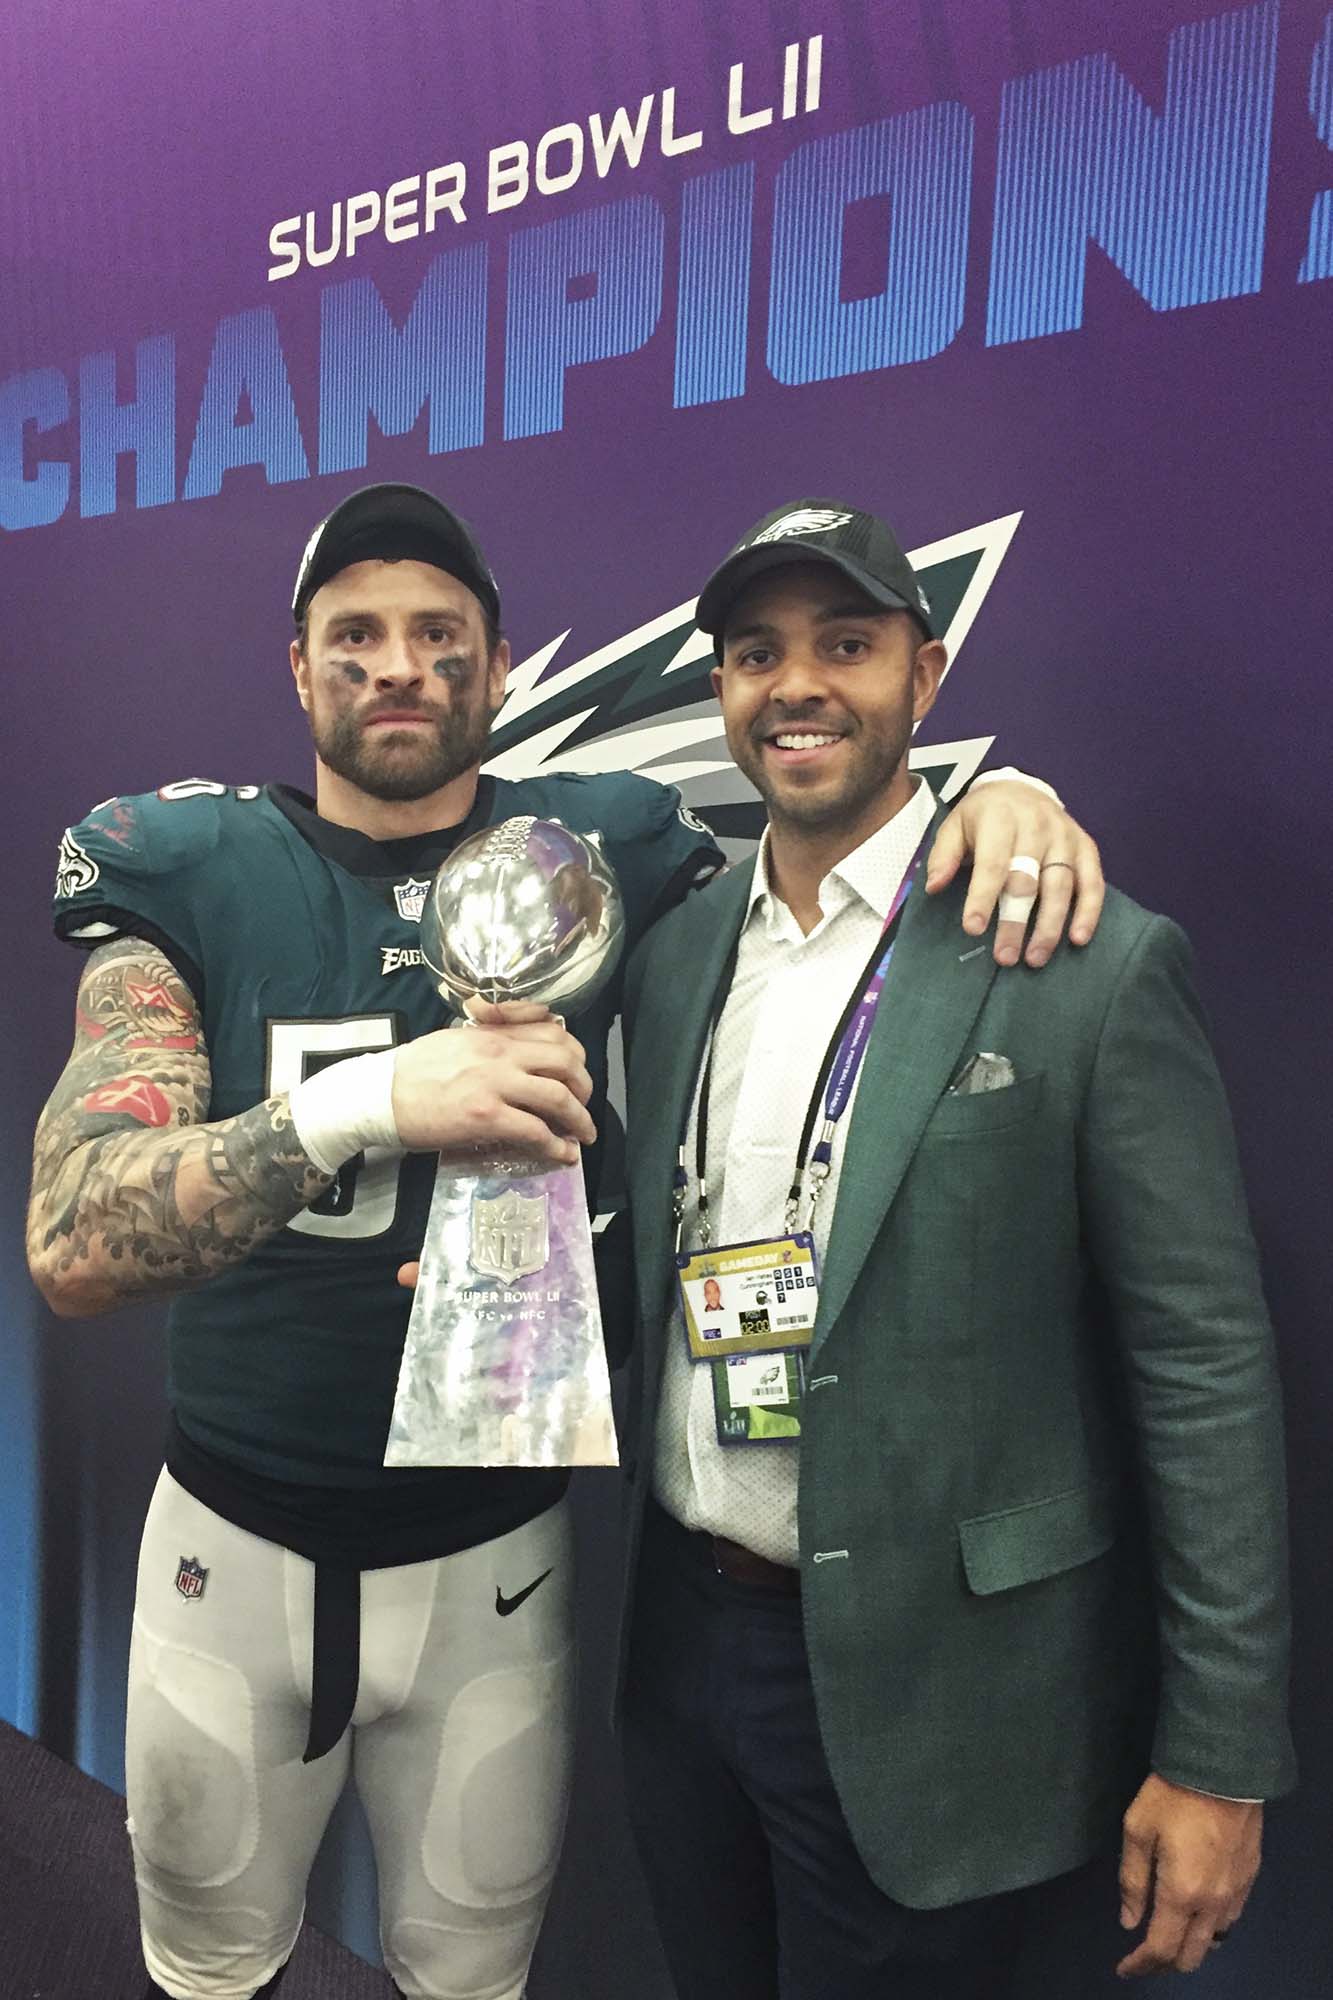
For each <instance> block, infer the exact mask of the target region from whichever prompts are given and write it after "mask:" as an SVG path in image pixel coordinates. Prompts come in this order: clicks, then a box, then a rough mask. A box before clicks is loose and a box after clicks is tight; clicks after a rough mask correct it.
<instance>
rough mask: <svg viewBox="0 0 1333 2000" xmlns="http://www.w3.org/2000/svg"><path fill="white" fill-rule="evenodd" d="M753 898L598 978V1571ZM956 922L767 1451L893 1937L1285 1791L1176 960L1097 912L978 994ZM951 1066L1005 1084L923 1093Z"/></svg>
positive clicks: (1275, 1468) (1244, 1435)
mask: <svg viewBox="0 0 1333 2000" xmlns="http://www.w3.org/2000/svg"><path fill="white" fill-rule="evenodd" d="M751 873H752V865H747V866H745V867H743V868H740V869H737V870H735V871H734V872H733V873H731V874H728V875H725V876H723V877H721V878H720V879H719V880H718V881H716V882H715V883H714V884H713V885H712V886H711V887H709V888H707V889H705V890H703V891H702V892H701V893H699V894H697V895H694V896H691V897H689V898H688V899H687V901H686V902H685V903H683V904H682V905H681V906H680V907H679V908H678V909H676V910H675V911H674V912H672V914H671V915H670V916H668V917H667V918H666V919H665V920H664V921H663V922H662V923H661V924H659V925H658V926H657V928H656V929H655V930H654V931H653V932H652V933H651V934H650V936H649V937H648V938H647V939H646V940H645V941H644V943H643V945H642V946H641V947H640V949H639V951H638V953H637V954H636V956H635V958H634V960H633V961H632V963H631V967H630V971H629V976H628V980H627V994H626V1007H625V1029H626V1045H627V1051H628V1059H627V1083H628V1121H627V1125H628V1180H629V1193H630V1207H631V1211H632V1218H633V1232H634V1263H635V1272H636V1280H635V1290H636V1294H637V1306H636V1317H637V1330H638V1340H637V1343H636V1348H635V1354H634V1364H633V1367H632V1370H631V1391H630V1395H631V1407H630V1412H629V1420H628V1426H627V1428H628V1436H627V1439H626V1452H625V1456H626V1460H627V1464H628V1465H629V1466H630V1468H631V1471H632V1485H631V1501H632V1530H631V1548H632V1550H635V1551H636V1550H637V1528H638V1522H639V1520H640V1519H641V1514H642V1506H643V1501H644V1497H645V1495H646V1493H647V1491H648V1490H649V1489H650V1487H651V1483H652V1459H653V1427H654V1423H655V1418H656V1410H657V1401H658V1391H659V1383H660V1377H661V1367H662V1357H663V1341H664V1338H665V1329H666V1324H667V1319H668V1314H669V1309H670V1304H671V1287H672V1283H673V1266H672V1251H673V1241H672V1233H671V1223H670V1196H671V1180H672V1170H673V1167H674V1164H675V1148H676V1146H677V1145H678V1143H679V1137H680V1134H681V1132H682V1130H683V1128H684V1123H685V1118H686V1112H687V1107H688V1104H689V1100H690V1095H691V1092H692V1090H693V1086H694V1082H695V1078H696V1075H697V1072H698V1067H699V1062H700V1056H701V1051H702V1047H703V1042H704V1035H705V1030H706V1025H707V1018H708V1012H709V1006H710V1002H711V1000H712V997H713V994H714V991H715V989H716V985H717V982H718V978H719V976H720V974H721V972H722V968H723V961H724V959H725V957H726V954H727V951H728V948H729V946H730V945H731V943H732V941H733V939H734V938H735V936H736V934H737V931H738V928H739V926H740V923H741V921H742V919H743V917H744V913H745V907H746V898H747V895H748V891H749V886H750V879H751ZM962 896H963V890H962V888H961V887H956V888H954V889H951V890H949V891H947V892H945V893H944V894H943V895H941V896H939V897H937V898H927V897H926V896H925V895H924V894H922V893H921V892H920V891H918V892H917V893H916V894H914V895H913V897H912V898H911V900H910V902H909V904H908V907H907V910H906V913H905V916H904V920H903V925H902V930H901V933H900V937H899V942H898V947H897V950H896V952H895V955H894V960H893V966H892V970H891V973H890V977H889V981H888V985H887V987H886V989H885V994H884V998H883V1001H882V1003H881V1005H880V1009H879V1014H878V1017H877V1019H876V1022H875V1026H874V1029H873V1032H872V1035H871V1038H870V1043H869V1046H868V1050H867V1054H866V1059H865V1065H864V1069H863V1072H862V1077H861V1083H860V1088H859V1091H858V1095H857V1099H856V1103H855V1106H854V1111H853V1113H852V1115H851V1118H850V1123H849V1126H848V1129H847V1132H846V1136H845V1141H844V1144H845V1153H844V1156H843V1163H842V1168H841V1175H840V1182H839V1187H838V1197H837V1208H836V1211H835V1214H834V1218H833V1224H832V1230H831V1235H830V1240H829V1244H828V1250H827V1254H826V1257H825V1261H824V1271H823V1287H822V1293H821V1298H820V1305H819V1316H818V1321H817V1326H816V1331H815V1337H814V1342H813V1345H812V1349H811V1357H810V1367H809V1387H808V1390H807V1397H806V1410H805V1417H804V1424H805V1435H804V1437H803V1439H802V1441H801V1443H800V1445H799V1447H793V1448H799V1450H800V1454H801V1460H800V1507H799V1521H800V1547H801V1570H802V1586H803V1608H804V1620H805V1630H806V1637H807V1642H808V1648H809V1657H810V1668H811V1674H812V1678H813V1683H814V1691H815V1698H816V1703H817V1708H818V1714H819V1721H820V1729H821V1733H822V1736H823V1740H824V1745H825V1749H826V1751H827V1755H828V1760H829V1765H830V1768H831V1770H832V1774H833V1779H834V1783H835V1785H836V1787H837V1791H838V1795H839V1799H840V1801H841V1803H842V1806H843V1810H844V1812H845V1814H846V1818H847V1822H848V1825H849V1827H850V1829H851V1832H852V1836H853V1839H854V1840H855V1842H856V1845H857V1847H858V1849H859V1851H860V1853H861V1855H862V1857H863V1858H864V1860H865V1863H866V1865H867V1867H868V1869H869V1871H870V1873H871V1875H872V1876H873V1878H874V1879H875V1880H876V1881H877V1882H878V1883H879V1885H880V1886H881V1887H882V1888H883V1889H884V1890H885V1891H886V1892H887V1893H888V1894H890V1895H891V1896H893V1897H895V1898H896V1899H897V1900H899V1901H900V1902H904V1903H907V1904H910V1905H913V1906H916V1907H921V1908H931V1907H937V1906H939V1905H942V1904H947V1903H954V1902H959V1901H963V1900H965V1899H968V1898H971V1897H977V1896H985V1895H990V1894H994V1893H996V1892H998V1891H1001V1890H1005V1889H1010V1888H1014V1887H1017V1886H1019V1885H1021V1884H1024V1883H1028V1882H1034V1881H1040V1880H1044V1879H1046V1878H1048V1877H1050V1876H1052V1875H1055V1874H1057V1873H1059V1872H1061V1871H1062V1870H1064V1869H1066V1868H1071V1867H1074V1866H1076V1865H1077V1864H1079V1863H1080V1862H1082V1861H1084V1860H1086V1859H1088V1858H1089V1857H1090V1856H1091V1855H1092V1854H1093V1853H1095V1852H1097V1851H1099V1850H1100V1849H1103V1848H1105V1847H1107V1846H1108V1845H1110V1844H1113V1843H1114V1841H1115V1840H1116V1838H1117V1834H1118V1826H1119V1819H1120V1815H1121V1814H1122V1812H1123V1810H1124V1807H1125V1804H1126V1803H1127V1800H1128V1798H1129V1797H1130V1796H1131V1795H1132V1793H1133V1791H1134V1790H1135V1788H1136V1787H1137V1785H1138V1783H1139V1782H1141V1780H1142V1778H1143V1776H1144V1775H1145V1773H1146V1771H1147V1770H1148V1768H1149V1767H1150V1766H1151V1767H1152V1768H1154V1769H1156V1770H1157V1771H1159V1772H1160V1773H1161V1774H1162V1775H1163V1776H1164V1777H1167V1778H1170V1779H1174V1780H1176V1781H1177V1782H1179V1783H1181V1784H1184V1785H1191V1786H1196V1787H1198V1788H1200V1789H1203V1790H1208V1791H1214V1792H1220V1793H1225V1794H1228V1795H1231V1796H1235V1797H1259V1798H1270V1797H1272V1796H1273V1795H1274V1794H1276V1793H1278V1792H1280V1791H1282V1790H1284V1789H1286V1788H1287V1787H1288V1786H1289V1785H1290V1784H1291V1783H1292V1781H1293V1760H1292V1753H1291V1746H1290V1740H1289V1736H1288V1731H1287V1724H1286V1677H1287V1606H1286V1557H1285V1498H1284V1484H1283V1465H1282V1442H1281V1428H1280V1410H1279V1399H1278V1389H1277V1384H1276V1377H1275V1372H1274V1361H1273V1347H1272V1339H1271V1333H1270V1329H1269V1324H1268V1319H1267V1314H1266V1312H1265V1308H1264V1302H1263V1297H1262V1293H1261V1289H1260V1282H1259V1275H1258V1265H1257V1259H1256V1255H1255V1249H1254V1244H1253V1241H1252V1238H1251V1234H1250V1229H1249V1224H1248V1220H1247V1216H1246V1210H1245V1203H1244V1197H1243V1193H1242V1189H1241V1184H1240V1178H1239V1174H1238V1171H1237V1165H1236V1158H1235V1148H1234V1143H1233V1138H1232V1133H1231V1125H1230V1120H1229V1116H1228V1113H1227V1108H1226V1103H1225V1099H1224V1096H1223V1091H1222V1087H1221V1083H1220V1080H1219V1077H1218V1074H1217V1069H1216V1065H1215V1063H1214V1060H1213V1056H1212V1053H1211V1051H1210V1048H1209V1045H1208V1042H1207V1038H1206V1035H1205V1032H1204V1028H1203V1025H1202V1023H1201V1019H1200V1013H1199V1007H1198V1003H1197V1001H1196V999H1195V996H1194V992H1193V988H1192V985H1191V978H1190V954H1189V947H1188V944H1187V942H1186V940H1185V938H1184V936H1183V934H1182V933H1181V932H1180V931H1179V930H1178V929H1177V928H1176V926H1175V925H1173V924H1171V923H1169V922H1168V921H1167V920H1166V919H1164V918H1162V917H1156V916H1152V915H1150V914H1149V913H1148V912H1146V911H1144V910H1142V909H1140V908H1138V907H1137V906H1136V905H1135V904H1134V903H1132V902H1130V901H1129V900H1128V899H1127V898H1126V897H1124V896H1120V895H1118V894H1116V893H1115V892H1114V891H1112V892H1111V893H1110V895H1109V896H1108V898H1107V904H1106V909H1105V913H1104V915H1103V918H1102V922H1101V926H1100V928H1099V930H1098V932H1097V935H1096V937H1095V938H1094V939H1093V941H1092V943H1091V944H1090V945H1088V946H1087V947H1086V948H1085V949H1083V950H1081V951H1073V950H1069V949H1063V948H1062V949H1061V950H1060V951H1059V952H1058V953H1057V954H1056V956H1055V958H1054V960H1053V961H1052V963H1051V964H1050V965H1049V966H1048V967H1047V968H1046V969H1045V970H1043V971H1040V972H1031V971H1028V970H1026V969H1023V968H1015V969H1013V970H1009V971H999V970H997V968H996V966H995V964H994V962H993V960H992V958H991V953H990V945H989V942H987V943H986V945H985V946H981V945H973V944H971V943H970V942H969V940H968V938H967V937H966V935H965V933H964V932H963V931H962V929H961V926H960V916H961V907H962ZM792 1032H793V1034H798V1033H799V1032H800V1024H799V1023H796V1022H794V1023H793V1024H792ZM979 1050H987V1051H991V1052H993V1053H996V1054H1002V1055H1006V1056H1008V1058H1009V1060H1010V1062H1011V1063H1012V1065H1013V1068H1014V1070H1015V1072H1016V1076H1017V1081H1016V1082H1015V1083H1014V1084H1013V1085H1012V1086H1009V1087H1007V1088H1003V1089H1000V1090H995V1091H990V1092H983V1093H978V1094H975V1095H970V1096H969V1095H957V1094H950V1092H949V1083H950V1080H951V1078H953V1077H954V1075H955V1074H956V1072H957V1071H958V1070H959V1068H960V1066H961V1065H962V1064H963V1063H964V1062H965V1061H966V1059H967V1058H968V1057H969V1056H970V1055H972V1054H973V1053H975V1052H977V1051H979ZM779 1224H780V1218H779V1217H774V1227H775V1228H776V1227H778V1226H779ZM741 1448H742V1449H744V1448H745V1447H741ZM765 1448H766V1449H772V1450H780V1449H785V1447H782V1446H776V1445H775V1446H769V1447H765ZM632 1560H633V1559H632ZM631 1589H632V1578H631ZM622 1652H623V1647H622Z"/></svg>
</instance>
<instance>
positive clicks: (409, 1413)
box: [384, 1164, 619, 1468]
mask: <svg viewBox="0 0 1333 2000" xmlns="http://www.w3.org/2000/svg"><path fill="white" fill-rule="evenodd" d="M384 1463H385V1465H386V1466H408V1465H430V1466H455V1467H471V1468H480V1467H484V1466H506V1465H508V1466H562V1465H563V1466H574V1465H616V1464H618V1463H619V1458H618V1454H617V1451H616V1436H615V1424H614V1420H613V1418H612V1414H611V1384H610V1378H609V1375H608V1372H607V1366H606V1352H605V1348H604V1346H603V1343H602V1320H601V1312H600V1310H599V1308H598V1303H597V1282H596V1276H595V1274H594V1270H593V1256H592V1229H591V1225H590V1223H589V1220H588V1210H587V1199H586V1195H585V1192H584V1181H583V1173H582V1170H581V1169H580V1168H579V1167H577V1166H572V1167H556V1168H553V1169H551V1168H542V1167H539V1166H538V1167H533V1166H528V1165H526V1164H525V1165H522V1166H519V1165H517V1164H515V1165H513V1166H500V1165H497V1166H495V1167H493V1168H488V1169H487V1170H486V1171H484V1172H483V1173H480V1174H460V1173H458V1172H456V1171H455V1170H453V1169H452V1168H447V1167H444V1166H441V1167H440V1169H439V1171H438V1172H437V1174H436V1179H435V1192H434V1195H433V1197H432V1200H431V1209H430V1217H429V1220H428V1221H427V1224H426V1238H425V1242H424V1243H423V1245H422V1251H421V1275H420V1277H419V1279H418V1281H417V1290H416V1297H415V1299H414V1301H413V1305H412V1315H411V1318H410V1320H409V1322H408V1328H407V1339H406V1342H405V1344H404V1348H403V1359H402V1365H401V1367H400V1369H399V1375H398V1390H397V1394H396V1396H395V1399H394V1407H393V1417H392V1419H391V1421H390V1425H389V1438H388V1444H387V1446H386V1449H385V1453H384Z"/></svg>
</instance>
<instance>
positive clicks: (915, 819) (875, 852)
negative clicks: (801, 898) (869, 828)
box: [745, 778, 936, 928]
mask: <svg viewBox="0 0 1333 2000" xmlns="http://www.w3.org/2000/svg"><path fill="white" fill-rule="evenodd" d="M935 803H936V802H935V794H934V793H933V792H932V791H931V789H930V786H929V785H928V784H927V783H926V781H925V779H924V778H918V779H917V783H916V790H915V791H914V792H913V794H912V796H911V798H910V799H909V800H908V801H907V803H906V805H904V806H900V807H899V808H898V811H897V812H896V813H895V814H894V815H893V818H892V819H891V820H886V821H885V823H884V825H883V826H881V827H880V828H879V829H878V830H877V831H876V832H875V833H872V834H871V836H870V838H869V839H868V840H863V841H862V842H861V845H860V846H859V847H854V848H853V849H852V851H851V853H850V854H845V855H844V856H843V858H842V860H841V861H839V862H837V863H835V865H834V866H833V867H832V868H830V870H829V872H828V874H827V875H826V876H825V877H824V880H823V881H822V882H821V883H820V885H819V904H820V908H821V909H822V910H823V912H824V915H825V916H826V917H828V916H830V915H831V914H832V912H833V909H834V908H841V907H842V906H843V904H845V903H846V902H847V900H848V897H847V895H846V893H845V892H846V891H848V890H850V891H851V894H852V895H853V896H855V897H856V898H857V899H858V900H859V901H861V902H863V903H865V904H867V905H868V907H869V908H870V909H872V910H873V911H874V912H875V915H876V916H877V917H878V918H879V919H880V921H881V923H882V922H883V921H884V919H885V918H886V917H887V916H888V914H889V911H890V910H891V909H892V907H893V899H894V897H895V896H896V895H897V893H898V891H899V889H900V888H901V887H902V881H903V877H904V875H906V873H907V871H908V869H909V868H910V866H911V864H912V856H913V855H914V854H915V853H916V850H917V848H918V847H919V846H920V844H921V841H922V838H923V836H924V834H925V831H926V828H927V827H928V826H929V825H930V822H931V818H932V816H933V814H934V811H935ZM830 884H836V885H837V886H836V887H834V889H833V892H832V894H831V895H830V896H829V897H828V898H827V899H826V897H825V887H826V885H830ZM757 904H759V905H761V906H762V909H763V914H764V917H765V920H766V921H767V923H768V924H769V926H770V928H772V926H773V925H774V924H775V923H776V922H778V921H780V920H781V918H782V917H783V916H784V915H785V914H786V906H785V905H784V904H783V903H782V902H781V901H780V899H779V898H778V897H777V896H776V895H775V894H774V893H773V891H772V890H771V889H770V888H769V884H768V828H767V827H765V828H764V834H763V838H762V840H761V841H760V843H759V851H758V853H757V854H756V856H755V862H754V879H753V880H752V882H751V884H750V896H749V902H748V904H747V906H746V913H745V921H746V923H747V924H748V923H749V922H750V921H751V920H752V919H753V917H754V913H755V906H756V905H757Z"/></svg>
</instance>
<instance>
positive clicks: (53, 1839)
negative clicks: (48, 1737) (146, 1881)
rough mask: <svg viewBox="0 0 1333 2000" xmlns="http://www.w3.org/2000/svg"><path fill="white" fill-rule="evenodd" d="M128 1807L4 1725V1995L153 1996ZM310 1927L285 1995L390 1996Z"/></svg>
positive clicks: (367, 1999) (0, 1928) (58, 1998)
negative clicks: (147, 1990)
mask: <svg viewBox="0 0 1333 2000" xmlns="http://www.w3.org/2000/svg"><path fill="white" fill-rule="evenodd" d="M145 1984H146V1977H145V1974H144V1970H143V1961H142V1959H141V1958H140V1956H139V1927H138V1921H137V1918H136V1915H135V1907H134V1877H133V1873H132V1870H131V1866H130V1847H129V1840H128V1838H127V1837H126V1833H125V1801H124V1800H123V1799H122V1798H120V1797H118V1796H117V1794H116V1793H115V1792H112V1791H108V1790H107V1788H106V1786H105V1785H99V1784H97V1783H96V1782H95V1781H94V1780H93V1779H92V1778H88V1777H85V1776H84V1774H83V1773H82V1772H81V1771H76V1770H74V1769H73V1767H72V1766H71V1765H69V1764H65V1763H63V1762H62V1761H61V1760H60V1758H58V1757H54V1756H52V1754H51V1752H50V1751H49V1750H44V1749H43V1748H42V1747H41V1745H40V1744H38V1743H34V1742H33V1741H32V1740H31V1738H30V1737H27V1736H23V1735H21V1734H20V1733H19V1732H18V1730H16V1729H11V1728H10V1726H9V1724H8V1723H3V1722H0V2000H141V1996H142V1994H143V1992H144V1987H145ZM391 1990H392V1989H391V1987H390V1983H389V1981H388V1980H387V1979H386V1978H385V1976H384V1974H383V1973H382V1972H377V1971H375V1970H374V1969H373V1968H372V1967H370V1966H369V1965H367V1964H366V1963H365V1961H364V1959H360V1958H357V1957H356V1955H355V1954H354V1953H353V1952H350V1951H347V1950H345V1949H344V1947H343V1946H342V1945H340V1944H336V1943H335V1942H334V1941H333V1939H332V1938H328V1937H324V1936H323V1935H322V1934H321V1933H320V1932H319V1931H315V1930H312V1929H311V1928H310V1927H309V1925H307V1926H306V1928H305V1929H304V1930H303V1931H302V1932H301V1937H300V1941H299V1943H298V1944H297V1947H296V1951H295V1953H294V1954H293V1957H292V1963H291V1969H290V1971H289V1972H288V1974H287V1977H286V1979H285V1980H284V1981H283V1985H282V1993H281V1996H280V2000H388V1996H389V1994H390V1993H391Z"/></svg>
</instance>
